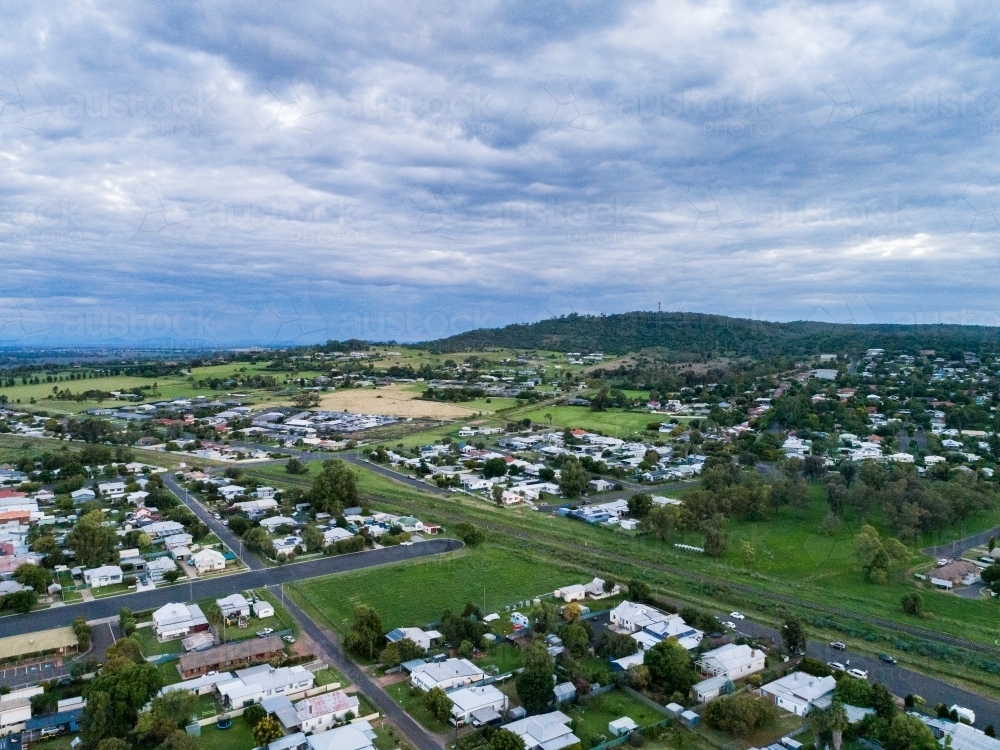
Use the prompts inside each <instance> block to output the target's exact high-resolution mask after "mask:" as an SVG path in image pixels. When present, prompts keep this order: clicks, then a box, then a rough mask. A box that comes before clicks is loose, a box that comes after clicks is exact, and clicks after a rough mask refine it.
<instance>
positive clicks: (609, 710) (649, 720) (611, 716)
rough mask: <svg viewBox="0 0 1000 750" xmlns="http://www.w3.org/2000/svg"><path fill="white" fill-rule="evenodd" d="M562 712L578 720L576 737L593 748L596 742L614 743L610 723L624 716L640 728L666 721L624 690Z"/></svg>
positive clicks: (586, 745) (581, 703) (615, 691)
mask: <svg viewBox="0 0 1000 750" xmlns="http://www.w3.org/2000/svg"><path fill="white" fill-rule="evenodd" d="M562 711H563V712H564V713H566V714H567V715H568V716H570V717H572V718H574V719H576V736H577V737H579V738H580V739H581V740H582V743H581V744H582V745H583V746H584V747H590V746H591V745H593V744H595V741H597V742H604V741H605V740H610V739H613V737H614V735H612V734H611V731H610V730H609V729H608V723H609V722H612V721H614V720H615V719H620V718H622V717H623V716H628V717H629V718H630V719H632V720H633V721H634V722H635V723H636V724H638V725H639V726H640V727H644V726H649V725H650V724H655V723H656V722H658V721H660V720H661V719H663V718H665V717H664V716H663V714H661V713H659V712H657V711H654V710H653V709H651V708H650V707H649V706H647V705H645V704H644V703H640V702H639V701H637V700H636V699H635V698H633V697H632V696H630V695H626V694H625V693H623V692H622V691H620V690H613V691H611V692H610V693H605V694H604V695H599V696H597V697H596V698H593V699H592V700H588V701H580V702H579V703H578V704H577V705H575V706H570V707H569V708H568V709H566V708H563V709H562ZM602 737H603V739H600V738H602Z"/></svg>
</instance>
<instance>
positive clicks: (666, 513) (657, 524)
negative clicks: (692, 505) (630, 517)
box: [640, 505, 680, 542]
mask: <svg viewBox="0 0 1000 750" xmlns="http://www.w3.org/2000/svg"><path fill="white" fill-rule="evenodd" d="M678 526H680V508H678V507H677V506H676V505H657V506H655V507H654V508H652V509H651V510H650V511H649V513H648V514H647V515H646V517H645V518H643V519H642V524H641V527H640V528H642V530H643V531H648V532H650V533H651V534H652V535H653V536H654V537H656V539H657V540H658V541H661V542H664V541H666V540H667V539H669V538H670V536H671V535H672V534H673V533H674V530H675V529H676V528H677V527H678Z"/></svg>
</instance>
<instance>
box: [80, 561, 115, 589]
mask: <svg viewBox="0 0 1000 750" xmlns="http://www.w3.org/2000/svg"><path fill="white" fill-rule="evenodd" d="M83 580H84V581H86V583H87V585H88V586H90V588H92V589H99V588H101V587H102V586H114V585H115V584H118V583H121V582H122V580H123V576H122V569H121V568H120V567H118V566H117V565H102V566H101V567H99V568H91V569H90V570H85V571H83Z"/></svg>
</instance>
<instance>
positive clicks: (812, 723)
mask: <svg viewBox="0 0 1000 750" xmlns="http://www.w3.org/2000/svg"><path fill="white" fill-rule="evenodd" d="M807 720H808V722H809V728H810V729H812V732H813V738H814V744H815V746H816V747H817V748H819V750H823V748H824V747H825V746H826V745H827V743H830V744H831V745H832V746H833V750H840V745H841V742H842V741H843V737H844V730H845V729H847V728H848V727H849V726H850V722H849V721H848V719H847V711H845V710H844V704H843V703H841V702H840V701H838V700H834V701H833V703H832V704H830V706H829V707H828V708H813V709H812V710H811V711H809V715H808V719H807Z"/></svg>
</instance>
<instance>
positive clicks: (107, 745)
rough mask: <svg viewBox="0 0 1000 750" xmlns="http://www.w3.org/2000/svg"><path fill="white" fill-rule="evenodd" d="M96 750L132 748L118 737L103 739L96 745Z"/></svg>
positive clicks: (130, 749) (124, 749) (128, 749)
mask: <svg viewBox="0 0 1000 750" xmlns="http://www.w3.org/2000/svg"><path fill="white" fill-rule="evenodd" d="M97 750H132V746H131V745H129V744H128V743H127V742H126V741H125V740H123V739H121V738H120V737H105V738H104V739H103V740H101V741H100V742H98V743H97Z"/></svg>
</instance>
